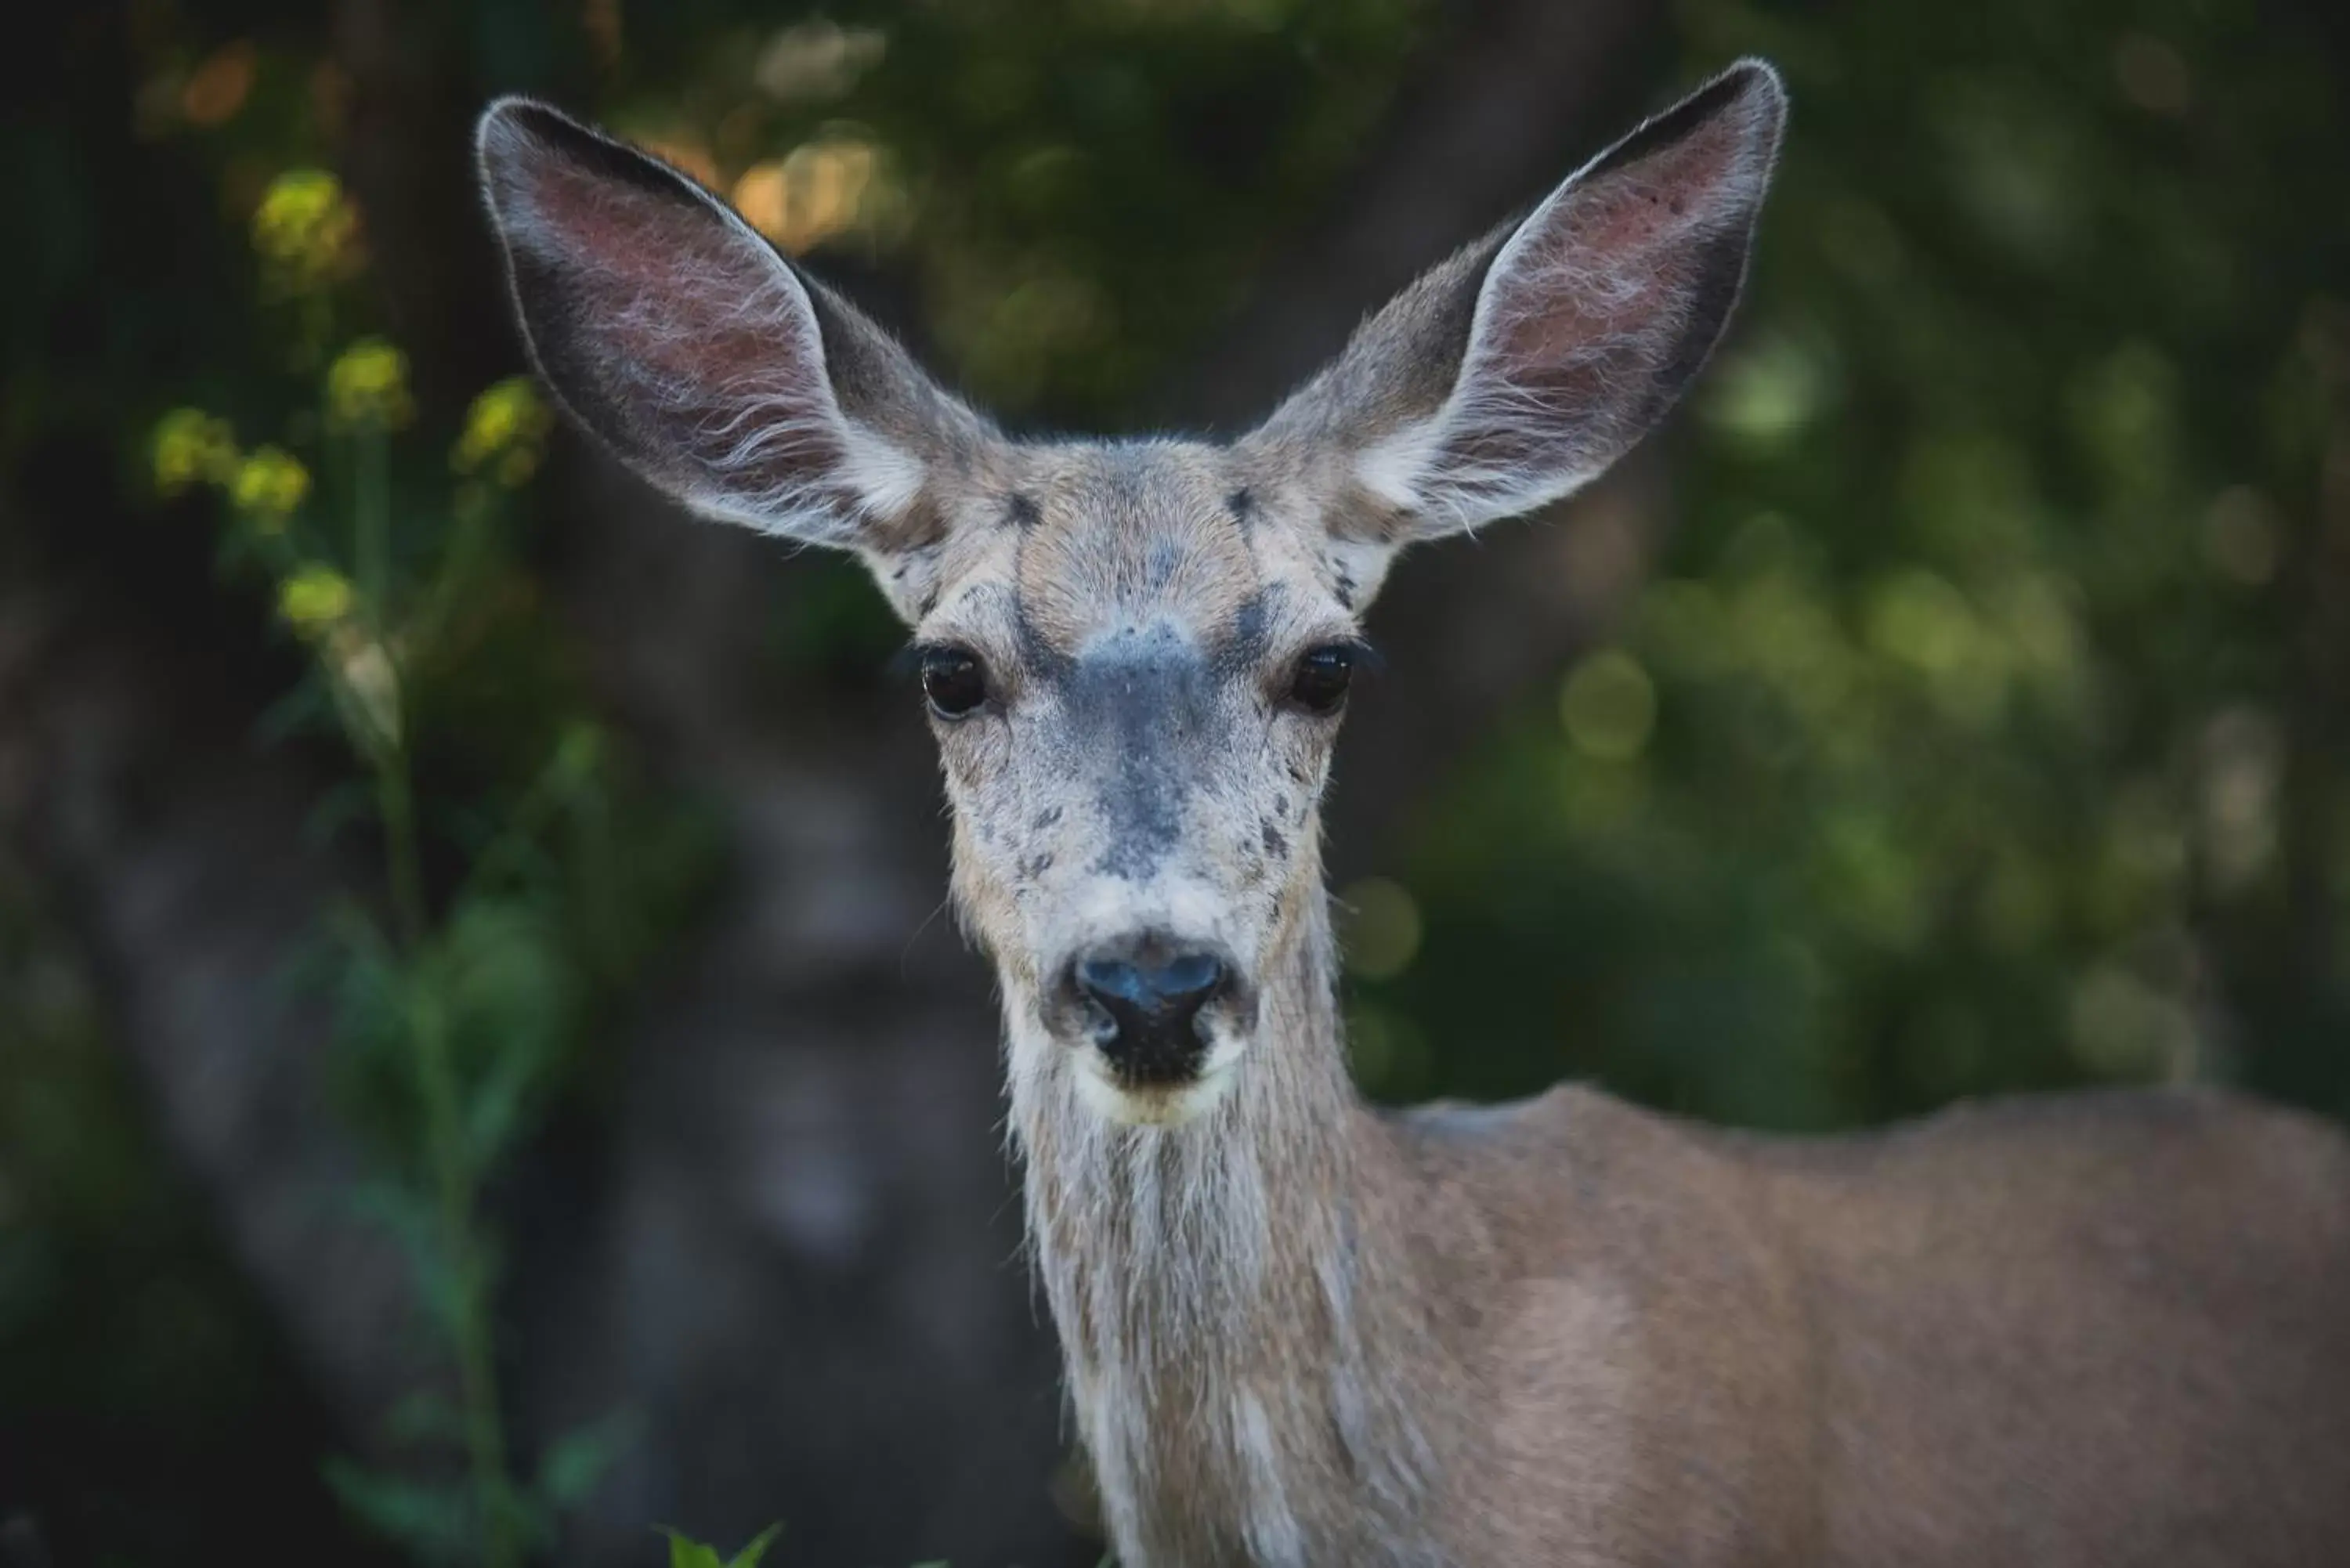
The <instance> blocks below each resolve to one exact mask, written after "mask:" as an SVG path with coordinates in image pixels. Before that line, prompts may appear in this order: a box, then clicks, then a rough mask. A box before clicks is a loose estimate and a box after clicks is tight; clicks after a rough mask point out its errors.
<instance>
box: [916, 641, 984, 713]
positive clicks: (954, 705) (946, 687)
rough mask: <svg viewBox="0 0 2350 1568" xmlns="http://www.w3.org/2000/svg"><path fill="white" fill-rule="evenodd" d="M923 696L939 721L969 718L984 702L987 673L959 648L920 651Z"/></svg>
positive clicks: (972, 657) (974, 659)
mask: <svg viewBox="0 0 2350 1568" xmlns="http://www.w3.org/2000/svg"><path fill="white" fill-rule="evenodd" d="M921 657H922V695H923V696H925V697H927V698H929V699H930V701H931V712H933V713H936V714H937V715H938V716H939V717H940V718H941V719H963V718H968V717H970V716H971V714H972V712H973V711H976V710H977V709H978V707H979V705H980V704H981V703H983V702H984V701H987V670H986V669H985V667H984V666H983V665H982V664H981V663H980V662H979V660H978V659H977V658H975V657H974V656H972V655H971V654H969V653H966V652H964V651H963V650H962V649H960V648H926V649H922V656H921Z"/></svg>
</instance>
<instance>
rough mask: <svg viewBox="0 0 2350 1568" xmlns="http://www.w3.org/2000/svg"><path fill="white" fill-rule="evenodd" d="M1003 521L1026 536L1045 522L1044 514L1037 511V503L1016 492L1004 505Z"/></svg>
mask: <svg viewBox="0 0 2350 1568" xmlns="http://www.w3.org/2000/svg"><path fill="white" fill-rule="evenodd" d="M1003 520H1004V521H1005V522H1006V523H1009V524H1012V526H1014V528H1017V529H1019V530H1020V531H1021V532H1022V533H1026V532H1027V531H1028V530H1029V529H1031V528H1034V527H1035V526H1036V524H1038V523H1040V522H1042V521H1044V514H1043V513H1041V512H1039V511H1037V510H1036V503H1035V502H1034V501H1032V500H1030V499H1029V498H1028V496H1027V495H1026V494H1025V493H1022V492H1020V491H1017V490H1015V491H1014V492H1013V493H1012V494H1011V496H1010V497H1009V498H1008V499H1006V500H1005V502H1004V503H1003Z"/></svg>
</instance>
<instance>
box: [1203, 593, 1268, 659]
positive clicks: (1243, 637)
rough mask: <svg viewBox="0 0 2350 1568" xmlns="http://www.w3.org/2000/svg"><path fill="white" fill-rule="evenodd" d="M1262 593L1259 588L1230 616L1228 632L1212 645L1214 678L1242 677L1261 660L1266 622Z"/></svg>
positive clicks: (1266, 613) (1264, 599) (1266, 608)
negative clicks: (1230, 627)
mask: <svg viewBox="0 0 2350 1568" xmlns="http://www.w3.org/2000/svg"><path fill="white" fill-rule="evenodd" d="M1266 592H1267V590H1265V589H1263V588H1259V589H1258V590H1257V591H1256V592H1255V593H1253V594H1251V595H1250V596H1249V597H1247V598H1245V599H1243V600H1242V601H1241V604H1240V607H1239V608H1237V609H1235V610H1234V611H1233V612H1232V630H1231V631H1230V632H1229V633H1227V634H1226V635H1225V637H1224V638H1223V639H1222V641H1221V642H1219V643H1218V644H1217V645H1216V649H1215V652H1214V654H1213V656H1212V657H1213V662H1214V665H1215V670H1216V673H1217V674H1219V675H1238V674H1242V673H1243V672H1245V671H1246V670H1251V669H1253V668H1254V667H1255V665H1256V663H1257V661H1258V660H1259V659H1263V657H1264V649H1265V638H1266V633H1265V622H1266V621H1267V619H1268V618H1269V612H1268V607H1267V600H1266V597H1265V596H1266Z"/></svg>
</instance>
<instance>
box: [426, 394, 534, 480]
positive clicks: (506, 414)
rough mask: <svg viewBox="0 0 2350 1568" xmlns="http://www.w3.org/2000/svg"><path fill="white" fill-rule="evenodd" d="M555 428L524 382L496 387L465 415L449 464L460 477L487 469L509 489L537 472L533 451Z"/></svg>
mask: <svg viewBox="0 0 2350 1568" xmlns="http://www.w3.org/2000/svg"><path fill="white" fill-rule="evenodd" d="M553 423H554V417H553V416H552V415H551V414H549V413H548V412H547V409H546V403H545V402H543V401H541V400H540V399H539V395H538V389H537V388H536V387H534V386H532V385H531V383H530V379H529V378H528V377H525V376H516V377H514V378H512V379H508V380H504V381H500V382H499V383H498V384H497V385H496V386H494V387H492V388H490V389H488V390H487V391H485V392H484V393H483V394H482V395H481V396H480V397H478V398H475V399H474V400H473V407H472V408H471V409H470V410H467V411H466V414H465V433H464V434H463V435H462V436H460V437H458V438H457V450H456V452H454V453H453V454H452V457H451V459H450V461H451V462H452V465H453V466H454V467H455V468H456V470H457V472H460V473H477V472H481V471H482V470H483V469H484V468H492V465H493V464H494V468H492V472H494V474H495V476H496V478H497V481H498V483H501V484H503V485H505V486H507V487H508V488H512V487H514V486H515V485H518V484H520V483H523V482H524V481H525V480H527V479H528V478H529V477H530V476H531V472H532V471H533V470H535V469H536V468H537V466H538V451H539V446H540V444H541V443H542V442H544V441H546V432H547V431H548V429H549V428H550V427H551V426H552V425H553Z"/></svg>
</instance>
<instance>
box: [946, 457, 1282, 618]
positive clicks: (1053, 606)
mask: <svg viewBox="0 0 2350 1568" xmlns="http://www.w3.org/2000/svg"><path fill="white" fill-rule="evenodd" d="M992 466H993V468H994V470H995V472H993V473H992V474H991V475H990V476H989V477H988V481H987V483H983V484H982V485H980V486H978V487H976V490H975V492H974V493H971V494H969V495H966V496H965V497H964V506H965V508H966V509H967V513H966V515H964V516H962V517H960V518H958V519H957V520H956V524H957V525H956V526H955V528H954V530H953V532H952V535H951V539H950V544H949V549H948V552H947V558H946V560H945V561H944V562H943V563H942V565H943V566H944V570H943V571H942V573H941V592H940V596H939V599H938V602H937V604H936V606H935V607H934V608H933V609H932V610H931V611H930V612H929V613H927V614H926V615H925V616H924V618H923V623H922V625H923V629H924V631H925V632H931V633H938V632H951V633H953V634H956V635H964V636H971V637H975V638H981V639H987V640H991V641H993V640H997V639H1015V640H1016V642H1017V644H1018V647H1019V650H1020V652H1021V653H1022V654H1023V655H1024V659H1025V661H1028V662H1035V660H1036V659H1040V658H1041V659H1053V658H1055V657H1057V658H1065V659H1066V658H1076V657H1079V656H1081V655H1083V654H1084V653H1085V652H1086V651H1087V649H1089V648H1091V647H1093V646H1094V645H1095V644H1097V643H1099V642H1101V641H1103V640H1104V639H1113V638H1117V637H1119V636H1121V635H1130V634H1132V633H1133V632H1135V631H1137V630H1138V629H1143V628H1150V629H1154V630H1156V631H1158V632H1160V633H1162V634H1163V633H1166V632H1170V631H1172V632H1175V633H1180V634H1182V635H1184V636H1186V638H1187V639H1188V640H1191V641H1192V642H1193V643H1194V644H1195V645H1196V646H1197V647H1199V648H1200V649H1202V650H1207V649H1221V648H1225V647H1229V646H1232V645H1233V644H1234V643H1236V642H1244V641H1248V640H1250V639H1261V638H1262V637H1263V635H1264V632H1265V630H1266V626H1267V621H1268V618H1271V617H1274V616H1276V615H1278V616H1280V617H1281V618H1284V619H1291V618H1297V617H1299V616H1300V615H1301V614H1302V615H1307V616H1311V615H1313V614H1314V613H1315V610H1316V608H1317V607H1316V605H1315V602H1314V601H1315V600H1317V599H1319V598H1320V597H1321V596H1319V595H1317V594H1315V593H1314V592H1313V591H1312V588H1313V584H1312V581H1311V577H1310V574H1306V573H1305V571H1304V569H1303V567H1304V563H1303V562H1302V560H1301V557H1300V555H1299V552H1298V551H1297V549H1296V547H1295V542H1294V539H1293V538H1292V536H1291V535H1290V532H1289V531H1288V530H1286V529H1284V528H1280V527H1277V526H1274V524H1272V523H1271V521H1270V520H1269V519H1268V517H1267V516H1266V515H1265V510H1264V508H1263V505H1262V504H1261V502H1260V500H1259V498H1258V497H1256V496H1255V495H1253V493H1251V490H1250V488H1249V486H1248V484H1247V483H1246V482H1245V480H1244V478H1243V476H1242V475H1241V474H1240V472H1238V470H1237V468H1236V466H1235V464H1234V463H1233V461H1232V458H1231V456H1230V454H1229V453H1227V452H1224V451H1223V450H1222V449H1220V448H1217V447H1212V446H1208V445H1204V444H1199V443H1192V442H1175V441H1133V442H1120V443H1114V444H1110V443H1104V444H1095V443H1086V444H1082V445H1079V444H1071V445H1036V446H1023V447H1014V448H1012V449H1010V450H1008V451H1006V452H1003V453H1002V454H1001V457H1000V461H999V462H997V463H996V464H994V465H992Z"/></svg>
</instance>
